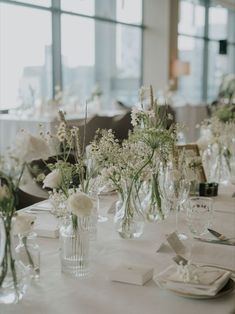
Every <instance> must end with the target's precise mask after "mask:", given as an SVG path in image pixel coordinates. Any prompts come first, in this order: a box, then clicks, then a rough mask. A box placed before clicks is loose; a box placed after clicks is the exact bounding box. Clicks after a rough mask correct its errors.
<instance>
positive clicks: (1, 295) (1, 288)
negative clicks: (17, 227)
mask: <svg viewBox="0 0 235 314" xmlns="http://www.w3.org/2000/svg"><path fill="white" fill-rule="evenodd" d="M29 282H30V276H29V271H28V269H27V267H25V266H24V264H23V263H21V262H20V261H19V260H17V258H16V252H15V245H14V241H13V236H12V232H11V221H7V220H6V219H5V218H0V303H5V304H12V303H17V302H18V301H19V300H20V299H22V297H23V295H24V294H25V292H26V290H27V287H28V284H29Z"/></svg>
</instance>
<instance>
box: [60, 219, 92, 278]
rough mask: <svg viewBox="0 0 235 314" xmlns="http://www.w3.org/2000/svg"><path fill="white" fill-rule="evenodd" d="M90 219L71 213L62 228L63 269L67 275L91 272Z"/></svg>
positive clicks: (80, 275) (79, 275) (77, 275)
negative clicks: (77, 216)
mask: <svg viewBox="0 0 235 314" xmlns="http://www.w3.org/2000/svg"><path fill="white" fill-rule="evenodd" d="M74 219H76V224H74ZM89 219H90V217H84V218H76V217H74V216H72V215H71V216H70V217H69V218H67V219H66V220H65V221H64V224H63V225H62V226H61V228H60V249H61V252H60V253H61V269H62V272H63V273H65V274H67V275H70V276H73V277H83V276H86V275H87V274H88V273H89V244H90V243H89V242H90V231H89V226H90V220H89ZM75 225H76V227H75Z"/></svg>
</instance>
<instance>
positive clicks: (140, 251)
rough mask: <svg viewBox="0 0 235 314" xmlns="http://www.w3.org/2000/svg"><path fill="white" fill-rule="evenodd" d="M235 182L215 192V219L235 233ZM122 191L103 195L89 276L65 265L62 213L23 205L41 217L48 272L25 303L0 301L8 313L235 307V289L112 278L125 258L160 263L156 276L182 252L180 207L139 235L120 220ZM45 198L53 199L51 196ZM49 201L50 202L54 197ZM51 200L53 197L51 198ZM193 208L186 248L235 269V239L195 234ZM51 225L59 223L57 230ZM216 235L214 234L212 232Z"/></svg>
mask: <svg viewBox="0 0 235 314" xmlns="http://www.w3.org/2000/svg"><path fill="white" fill-rule="evenodd" d="M234 190H235V187H234V186H232V185H229V184H226V185H220V186H219V192H218V196H216V197H213V220H212V225H211V227H212V228H213V229H214V230H217V231H219V232H221V233H223V234H225V235H227V236H228V237H235V198H234V197H232V195H233V192H234ZM115 197H116V196H115V195H113V194H110V195H109V194H108V193H107V194H106V195H103V196H102V197H101V198H100V202H99V215H101V216H102V217H106V219H100V222H99V220H98V223H97V235H96V239H95V240H93V241H92V242H91V244H90V271H89V274H88V275H87V276H85V277H71V276H68V275H66V274H64V273H62V272H61V263H60V244H59V239H58V238H57V237H56V232H53V231H56V230H58V226H59V220H58V219H57V218H56V217H55V216H54V215H52V214H51V212H50V211H47V210H45V211H43V210H41V211H40V210H38V211H37V208H38V206H37V205H38V204H36V205H32V206H30V207H28V208H25V209H23V211H24V212H31V214H33V215H35V216H36V217H37V219H36V223H35V227H34V228H35V231H36V232H38V239H37V241H38V244H39V246H40V259H41V263H40V278H39V279H34V280H32V281H31V284H30V286H29V287H28V289H27V292H26V294H25V295H24V296H23V298H22V300H20V301H19V303H17V304H13V305H3V304H0V313H1V314H16V313H17V314H62V313H63V314H65V313H67V314H75V313H79V314H120V313H123V314H189V313H190V314H199V313H200V314H211V313H213V314H234V313H235V290H233V291H231V292H230V293H228V294H227V295H224V296H221V297H214V298H208V299H195V298H193V297H182V296H179V295H177V294H175V293H173V292H171V291H169V290H167V289H162V288H160V287H159V286H158V285H157V284H156V282H155V281H154V279H151V280H149V281H148V282H147V283H145V284H144V285H134V284H127V283H122V282H116V281H112V280H111V277H110V274H111V272H112V270H113V269H115V268H116V267H118V266H120V265H141V266H143V267H147V268H153V269H154V275H153V278H155V276H156V275H158V274H159V273H160V272H162V271H163V270H164V269H166V267H168V266H170V265H172V264H174V261H173V257H174V256H175V252H174V251H173V250H172V249H171V247H170V246H169V245H168V243H167V241H166V237H167V235H169V234H171V233H172V232H174V231H175V213H174V212H171V213H170V214H169V216H168V217H167V218H166V219H164V220H159V221H157V222H155V223H150V222H146V223H145V228H144V233H143V235H142V236H141V237H140V238H138V239H123V238H121V237H120V236H119V234H118V232H117V231H116V230H115V227H114V222H113V218H114V214H113V210H112V209H113V207H114V203H115V200H116V198H115ZM44 202H45V203H44V205H45V204H46V202H48V201H44ZM48 204H49V203H48ZM48 206H49V205H48ZM186 210H187V208H186V209H184V210H183V211H181V212H180V213H179V221H178V228H179V230H180V231H181V232H184V233H185V234H186V235H187V236H188V239H187V240H184V241H182V243H183V245H184V247H185V252H186V253H185V254H186V256H190V258H191V260H192V261H193V262H195V263H200V264H201V265H203V263H204V264H210V265H217V266H220V267H225V268H229V269H231V270H232V271H234V272H235V246H229V245H221V244H215V243H206V242H201V241H198V240H196V239H194V238H193V236H192V234H191V233H190V231H189V228H188V225H187V213H186ZM43 230H44V231H45V230H47V231H48V230H51V234H53V236H50V235H49V233H48V232H47V234H46V233H44V234H43ZM207 236H208V237H211V235H207Z"/></svg>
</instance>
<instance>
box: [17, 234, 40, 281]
mask: <svg viewBox="0 0 235 314" xmlns="http://www.w3.org/2000/svg"><path fill="white" fill-rule="evenodd" d="M18 238H19V244H18V245H17V247H16V255H17V258H18V259H19V260H20V261H21V262H22V263H23V264H24V266H25V267H26V268H28V270H29V273H30V276H31V278H34V279H38V278H39V276H40V248H39V245H38V243H37V234H36V233H35V232H30V233H28V234H18Z"/></svg>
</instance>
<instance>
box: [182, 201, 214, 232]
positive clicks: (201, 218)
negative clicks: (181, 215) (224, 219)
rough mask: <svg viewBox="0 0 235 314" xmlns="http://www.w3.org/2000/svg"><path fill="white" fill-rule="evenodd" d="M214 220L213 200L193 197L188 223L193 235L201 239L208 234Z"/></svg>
mask: <svg viewBox="0 0 235 314" xmlns="http://www.w3.org/2000/svg"><path fill="white" fill-rule="evenodd" d="M212 218H213V200H212V199H211V198H209V197H191V198H190V199H189V202H188V209H187V223H188V227H189V230H190V231H191V233H192V234H193V235H195V236H197V237H200V236H202V235H204V234H206V233H208V230H207V229H208V228H210V227H211V223H212Z"/></svg>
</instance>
